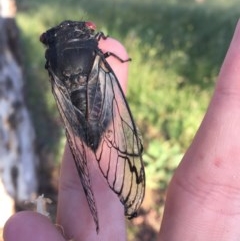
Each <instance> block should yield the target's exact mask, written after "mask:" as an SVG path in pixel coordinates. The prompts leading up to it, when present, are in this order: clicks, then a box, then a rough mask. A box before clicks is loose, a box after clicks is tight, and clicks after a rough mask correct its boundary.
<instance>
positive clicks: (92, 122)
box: [56, 40, 109, 151]
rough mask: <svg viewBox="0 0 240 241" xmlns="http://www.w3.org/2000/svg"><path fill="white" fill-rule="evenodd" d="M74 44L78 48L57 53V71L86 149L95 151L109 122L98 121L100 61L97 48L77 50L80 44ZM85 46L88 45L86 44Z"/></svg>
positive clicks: (100, 107) (100, 99) (101, 94)
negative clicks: (67, 95) (68, 97)
mask: <svg viewBox="0 0 240 241" xmlns="http://www.w3.org/2000/svg"><path fill="white" fill-rule="evenodd" d="M91 41H92V40H91ZM76 44H78V46H75V47H74V49H72V48H70V47H69V45H66V47H65V48H64V49H63V50H62V51H61V53H58V55H59V56H58V63H57V65H58V66H57V68H56V70H57V71H58V74H59V76H60V80H61V81H62V83H63V85H64V86H65V87H66V90H67V91H68V94H69V96H70V100H71V102H72V104H73V106H74V107H75V113H76V115H77V117H78V120H79V122H80V123H81V125H82V127H83V128H82V131H80V133H79V134H80V135H81V138H82V139H83V141H84V142H85V143H86V144H87V146H89V147H90V148H91V149H92V150H93V151H96V150H97V148H98V146H99V143H100V141H101V137H102V133H103V132H104V131H105V128H106V126H107V124H108V122H109V121H107V120H101V116H102V106H103V101H104V100H103V98H104V96H103V92H102V89H101V82H100V81H99V78H97V76H98V67H97V66H98V65H99V61H101V58H99V56H98V52H97V51H96V48H86V47H85V46H84V48H83V47H82V46H81V45H80V46H79V43H76ZM71 45H72V43H71ZM88 46H91V45H90V44H88ZM86 60H87V61H86ZM59 71H60V72H59Z"/></svg>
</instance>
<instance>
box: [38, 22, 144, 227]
mask: <svg viewBox="0 0 240 241" xmlns="http://www.w3.org/2000/svg"><path fill="white" fill-rule="evenodd" d="M102 38H103V39H105V38H107V37H106V36H105V35H104V34H103V33H102V32H96V27H95V25H94V24H93V23H92V22H84V21H81V22H78V21H64V22H62V23H60V24H59V25H58V26H56V27H53V28H51V29H49V30H48V31H46V32H45V33H43V34H42V35H41V37H40V41H41V42H42V43H43V44H44V45H45V46H46V48H47V49H46V53H45V58H46V64H45V68H46V69H47V70H48V73H49V75H50V82H51V85H52V92H53V95H54V97H55V100H56V103H57V107H58V110H59V112H60V116H61V119H62V121H63V124H64V126H65V130H66V137H67V140H68V144H69V146H70V149H71V152H72V155H73V159H74V161H75V164H76V168H77V171H78V174H79V177H80V180H81V183H82V186H83V189H84V192H85V195H86V198H87V202H88V204H89V208H90V211H91V214H92V216H93V219H94V222H95V224H96V230H97V231H98V230H99V221H98V213H97V208H96V202H95V198H94V193H93V191H92V188H91V180H90V176H89V169H88V160H87V156H88V155H87V153H88V152H92V154H93V156H94V158H95V159H96V162H97V163H98V166H99V168H100V170H101V173H102V175H103V176H104V178H105V179H106V181H107V183H108V185H109V187H110V188H111V189H112V190H113V191H114V192H115V193H116V194H117V195H118V197H119V199H120V201H121V202H122V203H123V205H124V210H125V215H126V216H127V217H129V218H132V217H135V216H136V213H137V210H138V209H139V207H140V205H141V203H142V201H143V198H144V191H145V173H144V166H143V159H142V153H143V146H142V140H141V137H140V134H139V131H138V129H137V127H136V125H135V123H134V120H133V117H132V114H131V111H130V109H129V105H128V103H127V101H126V98H125V96H124V93H123V91H122V89H121V86H120V84H119V81H118V79H117V77H116V75H115V74H114V72H113V70H112V68H111V66H110V65H109V64H108V62H107V60H106V59H107V57H108V56H113V57H115V58H117V59H118V60H119V61H121V62H125V61H124V60H122V59H121V58H120V57H118V56H117V55H116V54H114V53H111V52H106V53H104V52H103V51H102V50H101V49H100V48H99V41H100V40H101V39H102ZM106 157H107V158H106ZM103 159H104V160H103ZM106 159H107V160H106ZM103 163H107V165H106V164H104V165H103Z"/></svg>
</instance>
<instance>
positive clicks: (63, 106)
mask: <svg viewBox="0 0 240 241" xmlns="http://www.w3.org/2000/svg"><path fill="white" fill-rule="evenodd" d="M50 75H51V79H52V80H51V83H52V92H53V95H54V97H55V100H56V103H57V107H58V110H59V112H60V115H61V118H62V121H63V123H64V126H65V129H66V137H67V140H68V144H69V147H70V149H71V152H72V154H73V159H74V161H75V164H76V168H77V171H78V175H79V177H80V180H81V183H82V186H83V190H84V193H85V195H86V198H87V202H88V204H89V208H90V211H91V214H92V216H93V219H94V222H95V225H96V230H97V232H98V231H99V222H98V213H97V208H96V203H95V199H94V195H93V192H92V188H91V182H90V177H89V171H88V167H87V153H86V147H85V146H84V143H83V141H82V140H81V139H80V138H79V135H78V133H79V128H81V125H80V123H79V120H78V118H77V116H76V113H75V109H74V106H73V105H72V103H71V101H70V97H69V94H68V92H67V90H66V88H65V87H64V85H63V84H61V82H60V80H59V79H58V78H57V76H56V75H54V73H51V72H50Z"/></svg>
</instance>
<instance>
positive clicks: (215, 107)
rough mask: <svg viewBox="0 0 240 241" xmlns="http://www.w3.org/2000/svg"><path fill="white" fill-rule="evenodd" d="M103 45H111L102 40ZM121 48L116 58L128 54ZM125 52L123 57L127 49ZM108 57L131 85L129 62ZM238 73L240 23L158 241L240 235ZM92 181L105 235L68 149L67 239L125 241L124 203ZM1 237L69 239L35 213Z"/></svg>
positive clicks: (62, 213) (63, 216)
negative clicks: (95, 221) (94, 218)
mask: <svg viewBox="0 0 240 241" xmlns="http://www.w3.org/2000/svg"><path fill="white" fill-rule="evenodd" d="M108 41H111V40H110V39H109V40H108ZM105 43H107V42H105ZM112 43H113V42H109V44H112ZM113 45H114V43H113ZM106 46H107V44H106ZM114 46H115V45H114ZM103 49H107V47H105V46H104V44H103ZM116 49H118V48H114V52H115V51H116ZM120 49H121V51H122V50H123V49H122V47H121V48H120ZM121 51H120V52H119V56H122V57H123V58H124V55H122V52H121ZM123 53H124V54H126V53H125V51H124V50H123ZM109 61H114V63H113V62H111V63H110V64H111V66H112V67H113V69H114V71H115V73H116V75H117V77H118V78H119V80H120V82H121V83H125V86H126V79H127V74H126V73H127V72H125V70H124V69H125V68H126V64H121V63H118V61H116V60H114V59H110V58H109ZM115 67H116V68H115ZM122 71H124V73H123V72H122ZM239 76H240V23H239V24H238V26H237V29H236V32H235V35H234V37H233V40H232V43H231V45H230V48H229V50H228V53H227V56H226V58H225V61H224V63H223V66H222V68H221V71H220V74H219V77H218V81H217V84H216V89H215V92H214V96H213V98H212V101H211V103H210V106H209V109H208V111H207V114H206V116H205V118H204V120H203V122H202V124H201V127H200V129H199V131H198V132H197V134H196V136H195V138H194V141H193V143H192V145H191V146H190V148H189V150H188V151H187V153H186V155H185V156H184V158H183V160H182V162H181V164H180V166H179V167H178V169H177V170H176V172H175V175H174V177H173V179H172V181H171V184H170V186H169V190H168V196H167V200H166V207H165V213H164V217H163V221H162V226H161V229H160V233H159V237H158V240H159V241H165V240H166V241H175V240H177V241H179V240H184V241H188V240H194V241H197V240H204V241H215V240H218V241H221V240H222V241H225V240H232V241H233V240H238V239H239V237H240V229H239V225H238V224H239V221H240V215H239V209H240V208H239V207H240V184H239V183H240V182H239V180H240V174H239V173H240V165H239V164H240V163H239V162H240V141H239V134H240V80H239V78H240V77H239ZM94 180H95V179H94ZM94 180H93V181H94ZM94 182H95V185H96V186H95V187H94V188H93V189H94V190H93V191H94V194H95V196H96V199H97V200H99V201H100V203H101V205H104V206H105V208H106V209H104V210H102V211H101V212H102V214H101V216H102V218H101V220H100V233H99V235H102V236H99V235H97V234H96V231H95V228H94V225H93V223H92V218H91V217H90V212H89V210H88V207H87V204H86V201H85V199H84V198H85V196H84V194H83V192H82V189H81V185H80V183H79V179H78V176H77V172H76V170H75V166H74V162H73V160H72V156H71V153H70V151H69V149H68V148H66V150H65V154H64V158H63V165H62V172H61V179H60V187H59V207H58V214H57V221H58V223H59V224H60V225H62V226H63V229H64V234H65V236H66V237H68V238H74V240H85V239H86V240H99V239H100V240H113V239H118V240H125V239H126V236H125V225H124V217H123V210H122V206H121V204H120V202H119V200H118V199H117V198H116V197H115V196H114V194H113V195H111V194H112V193H111V192H112V191H111V190H110V189H109V188H108V187H106V188H105V187H103V186H102V185H103V183H99V178H98V177H97V176H96V180H95V181H94ZM98 185H99V186H101V188H99V186H98ZM110 200H112V201H111V202H110ZM69 210H71V212H69ZM79 212H80V214H79ZM83 217H84V219H83ZM102 222H103V223H102ZM33 227H34V228H33ZM35 227H36V228H35ZM4 236H5V241H13V240H18V241H21V240H24V241H27V240H32V239H34V240H36V241H37V240H52V241H57V240H59V241H60V240H64V238H63V236H62V235H61V234H60V233H59V232H58V231H57V229H56V228H55V226H54V225H53V224H51V223H50V221H48V220H47V219H46V218H45V217H43V216H42V215H39V214H37V213H32V212H22V213H18V214H16V215H15V216H13V217H12V218H11V219H10V220H9V221H8V223H7V224H6V226H5V230H4Z"/></svg>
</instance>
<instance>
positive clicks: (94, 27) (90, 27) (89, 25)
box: [85, 22, 97, 30]
mask: <svg viewBox="0 0 240 241" xmlns="http://www.w3.org/2000/svg"><path fill="white" fill-rule="evenodd" d="M85 24H86V27H87V28H89V29H92V30H96V28H97V27H96V25H95V23H93V22H86V23H85Z"/></svg>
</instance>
